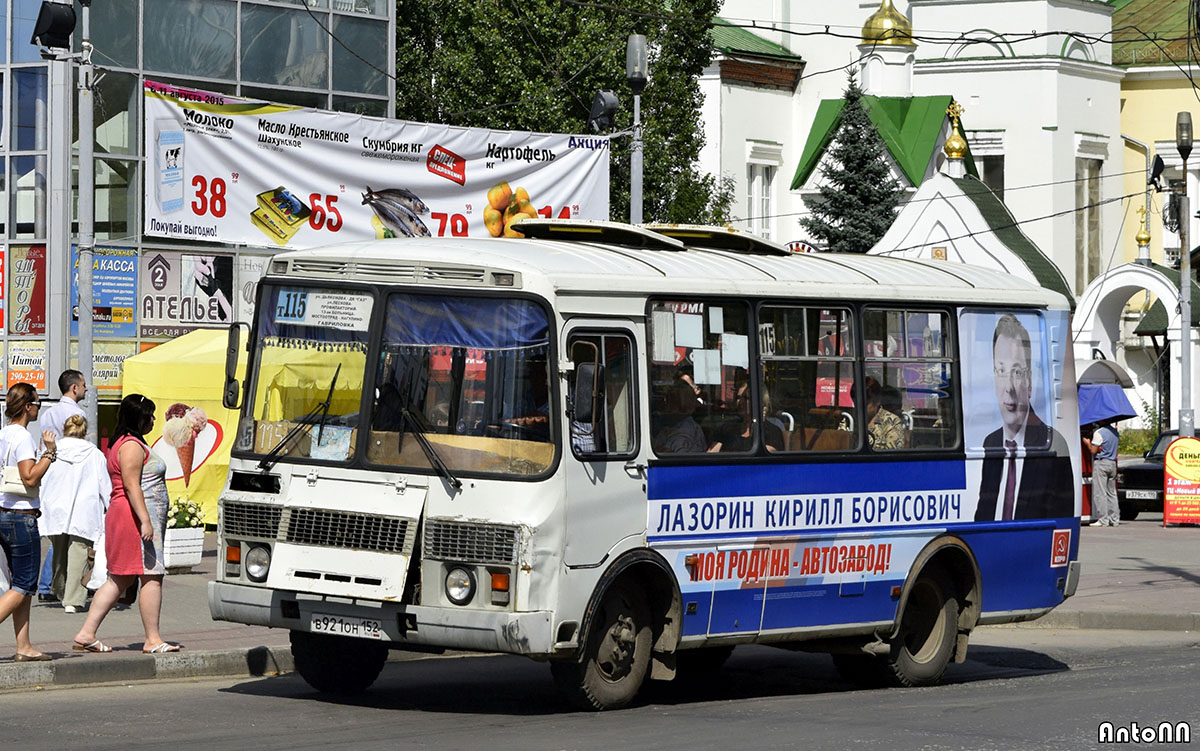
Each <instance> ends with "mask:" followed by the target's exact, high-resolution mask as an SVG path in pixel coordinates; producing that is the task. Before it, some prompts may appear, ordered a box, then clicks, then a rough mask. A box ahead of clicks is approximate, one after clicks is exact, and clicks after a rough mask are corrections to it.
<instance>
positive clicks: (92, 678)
mask: <svg viewBox="0 0 1200 751" xmlns="http://www.w3.org/2000/svg"><path fill="white" fill-rule="evenodd" d="M294 667H295V666H294V663H293V662H292V653H291V650H290V649H289V648H288V647H250V648H248V649H232V650H214V651H205V652H177V653H174V654H163V655H143V654H131V655H87V656H81V657H77V658H71V659H59V660H52V661H50V662H34V663H5V664H0V690H8V689H18V688H37V687H42V686H78V685H84V684H88V683H113V682H118V683H120V682H126V681H144V680H151V679H155V678H198V677H214V676H237V675H244V676H247V677H261V676H264V675H278V674H280V673H288V672H291V671H292V670H293V669H294Z"/></svg>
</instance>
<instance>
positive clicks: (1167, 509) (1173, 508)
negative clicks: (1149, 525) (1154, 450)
mask: <svg viewBox="0 0 1200 751" xmlns="http://www.w3.org/2000/svg"><path fill="white" fill-rule="evenodd" d="M1163 486H1164V487H1163V524H1200V438H1194V437H1191V438H1188V437H1183V438H1176V439H1175V440H1173V441H1171V445H1170V446H1168V447H1167V455H1166V456H1165V457H1164V458H1163Z"/></svg>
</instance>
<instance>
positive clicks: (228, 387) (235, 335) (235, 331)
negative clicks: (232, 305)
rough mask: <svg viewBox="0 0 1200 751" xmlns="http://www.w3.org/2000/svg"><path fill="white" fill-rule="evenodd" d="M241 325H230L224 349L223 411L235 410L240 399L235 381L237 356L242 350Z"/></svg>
mask: <svg viewBox="0 0 1200 751" xmlns="http://www.w3.org/2000/svg"><path fill="white" fill-rule="evenodd" d="M241 334H242V329H241V324H237V323H234V324H230V326H229V342H228V344H227V345H226V349H225V392H224V393H223V394H222V395H221V404H223V405H225V409H237V408H238V407H239V406H241V405H240V401H241V399H240V398H239V397H240V396H241V384H240V383H238V379H237V364H238V354H239V353H240V352H241V349H242V336H241Z"/></svg>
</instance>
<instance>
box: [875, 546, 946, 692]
mask: <svg viewBox="0 0 1200 751" xmlns="http://www.w3.org/2000/svg"><path fill="white" fill-rule="evenodd" d="M953 591H954V590H953V588H952V587H951V585H950V581H949V579H947V577H946V575H945V574H943V573H942V572H941V570H939V569H933V570H926V571H922V572H921V575H920V576H918V577H917V580H916V581H915V582H914V583H913V587H912V590H910V591H909V593H908V601H907V602H906V603H905V605H904V613H903V614H902V615H901V616H900V631H899V633H898V634H897V635H896V638H895V639H894V640H893V641H892V648H891V652H890V653H889V654H888V655H887V656H886V657H885V658H884V659H885V662H886V664H887V667H888V668H889V669H890V672H891V674H892V676H893V678H894V679H895V680H894V682H895V683H897V684H899V685H901V686H932V685H933V684H935V683H937V682H938V681H940V680H941V678H942V673H944V672H945V671H946V666H947V665H949V664H950V659H951V658H952V657H953V656H954V646H955V641H956V636H957V633H958V601H957V600H956V599H955V598H954V594H953Z"/></svg>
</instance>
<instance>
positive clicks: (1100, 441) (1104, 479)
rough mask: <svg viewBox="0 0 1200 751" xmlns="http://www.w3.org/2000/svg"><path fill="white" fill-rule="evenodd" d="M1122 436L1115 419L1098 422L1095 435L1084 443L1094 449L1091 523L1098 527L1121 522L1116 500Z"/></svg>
mask: <svg viewBox="0 0 1200 751" xmlns="http://www.w3.org/2000/svg"><path fill="white" fill-rule="evenodd" d="M1119 443H1120V436H1119V435H1118V434H1117V425H1116V423H1115V422H1114V421H1113V420H1103V421H1101V422H1098V423H1096V427H1095V431H1094V432H1093V433H1092V437H1091V439H1090V440H1089V439H1088V438H1084V439H1083V445H1084V446H1085V447H1086V448H1087V450H1088V451H1090V452H1092V456H1093V459H1092V523H1093V524H1094V525H1095V526H1097V527H1118V526H1120V525H1121V507H1120V506H1119V505H1118V503H1117V446H1118V444H1119Z"/></svg>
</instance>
